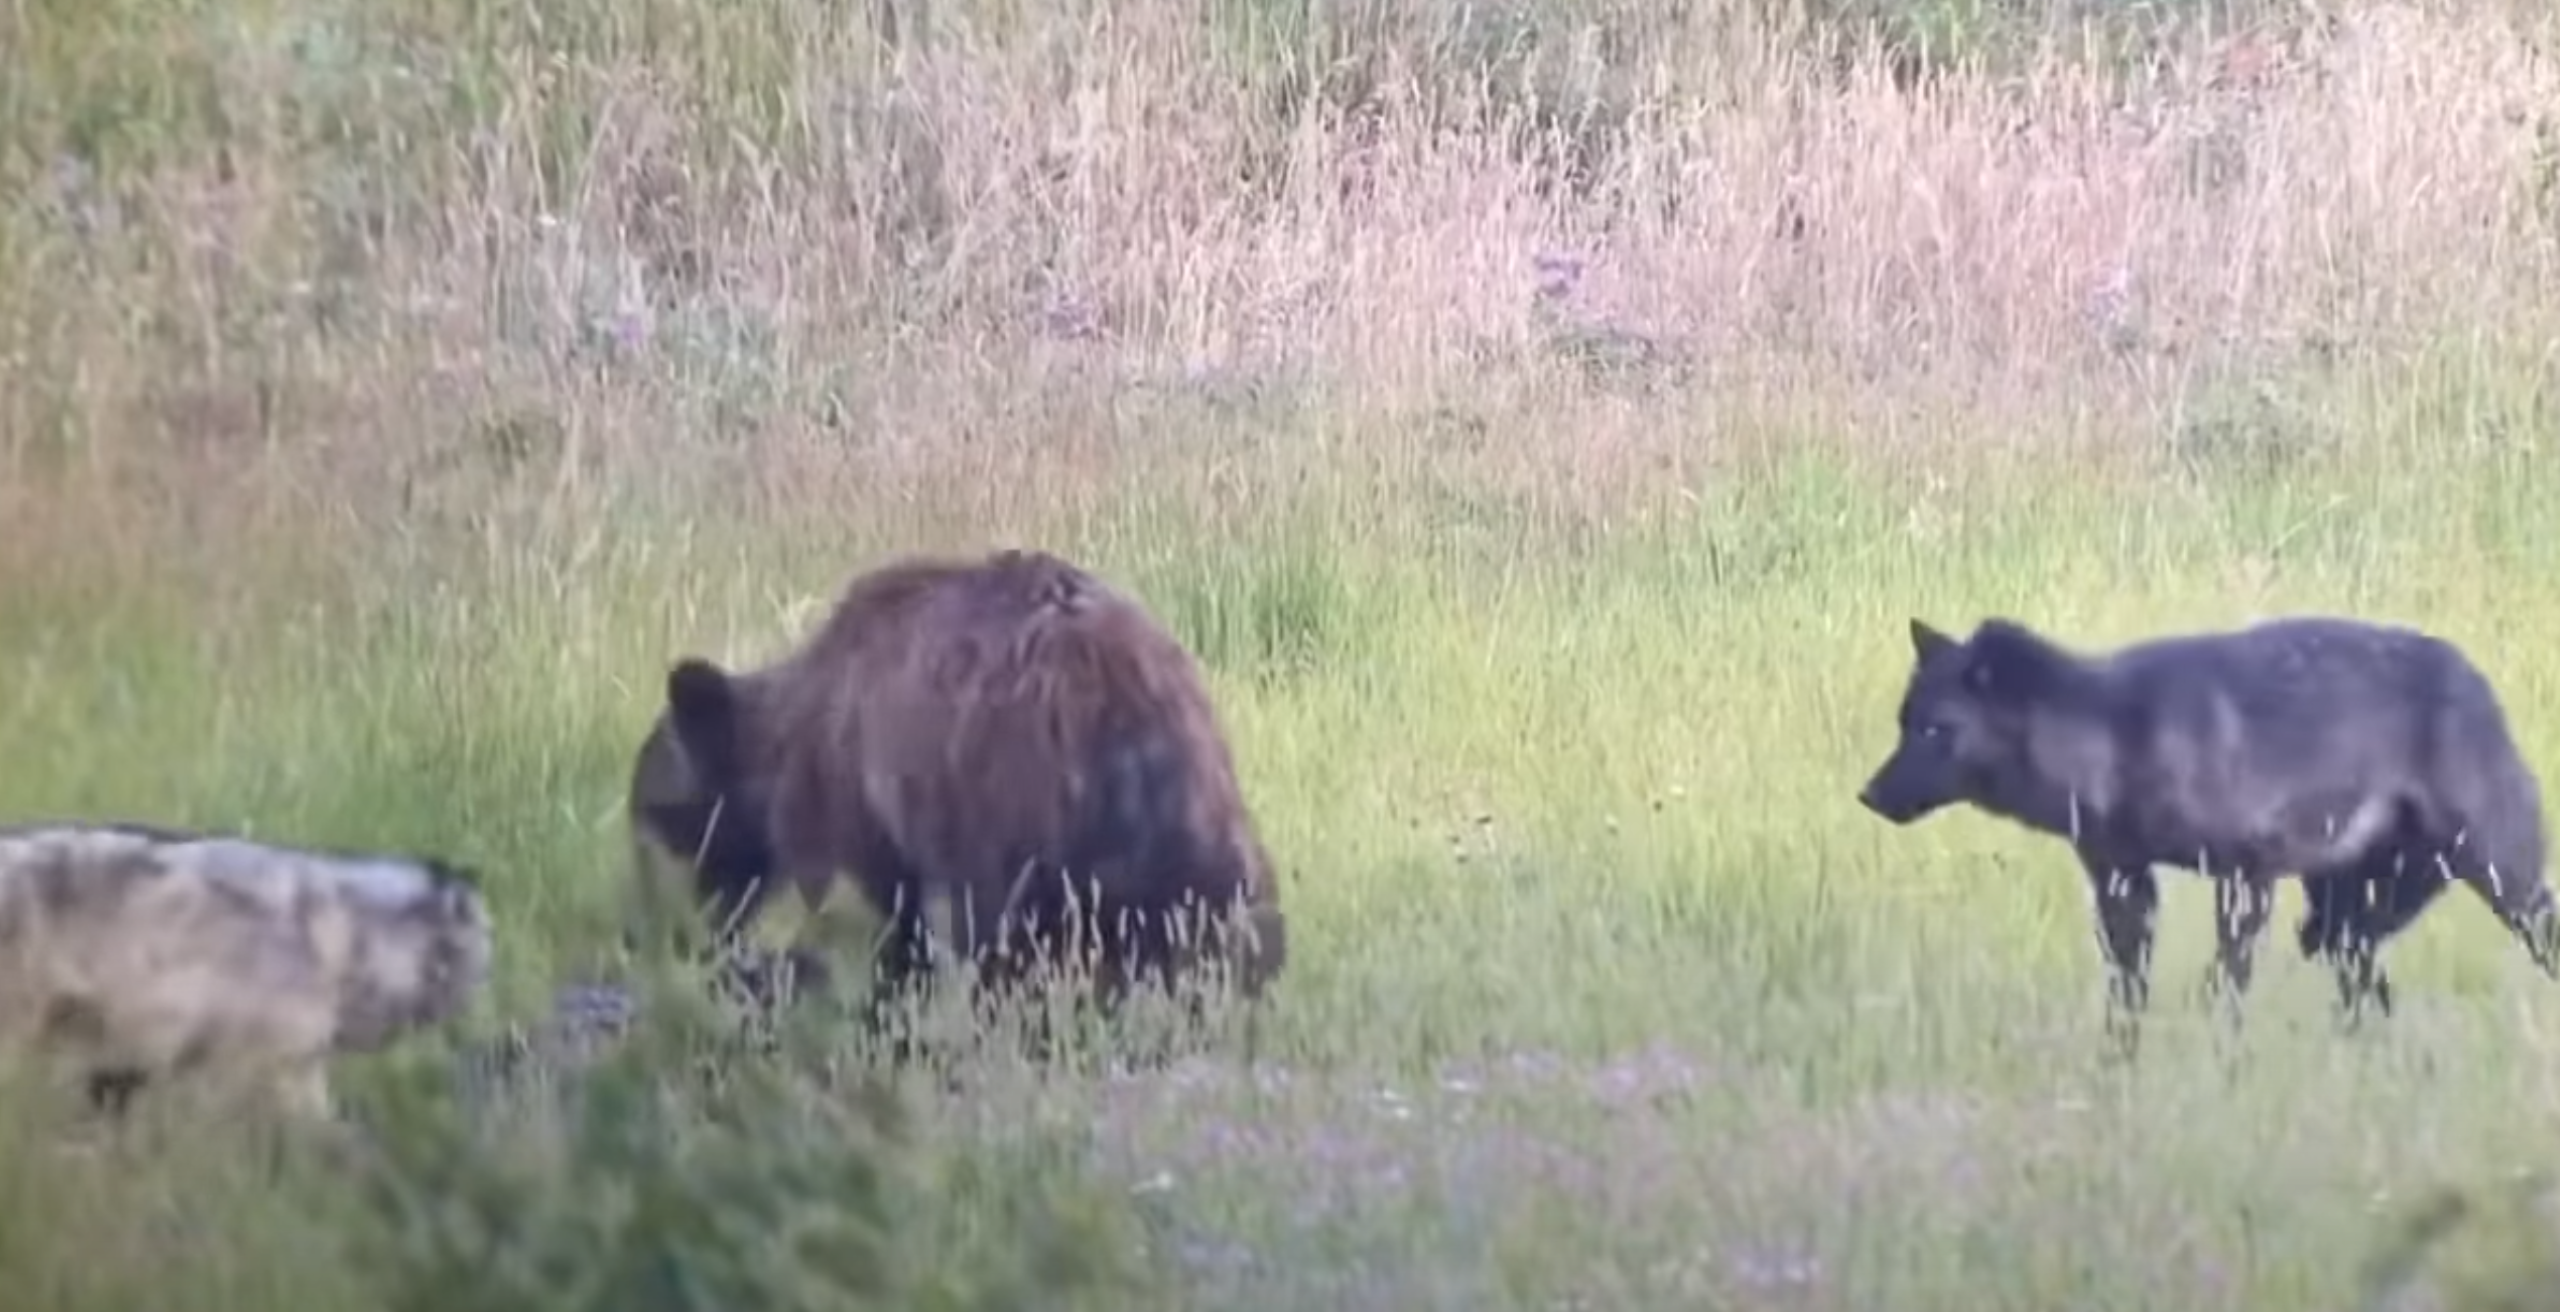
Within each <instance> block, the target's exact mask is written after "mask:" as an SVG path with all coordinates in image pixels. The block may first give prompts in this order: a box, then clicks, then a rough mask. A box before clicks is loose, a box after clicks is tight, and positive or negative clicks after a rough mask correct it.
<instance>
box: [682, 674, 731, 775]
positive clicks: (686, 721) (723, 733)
mask: <svg viewBox="0 0 2560 1312" xmlns="http://www.w3.org/2000/svg"><path fill="white" fill-rule="evenodd" d="M667 724H668V727H669V728H670V729H671V730H672V731H673V732H674V734H675V739H676V744H677V745H678V746H680V747H682V748H684V753H685V755H686V756H687V757H688V758H690V759H691V760H692V762H693V765H694V768H695V769H696V770H697V771H699V772H701V773H702V774H705V775H708V776H709V777H710V782H712V783H713V785H714V786H715V787H717V786H721V785H725V784H726V783H727V782H728V781H729V780H730V779H731V778H733V777H735V775H736V772H737V766H738V689H737V686H736V685H735V684H734V683H732V682H731V681H730V679H729V675H728V672H727V671H724V670H722V669H721V668H720V667H719V666H717V665H714V664H712V663H711V662H709V661H706V660H703V659H701V658H700V657H697V656H687V657H685V658H684V659H683V660H680V661H677V662H676V663H675V664H674V665H673V666H670V667H669V668H668V670H667Z"/></svg>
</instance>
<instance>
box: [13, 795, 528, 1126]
mask: <svg viewBox="0 0 2560 1312" xmlns="http://www.w3.org/2000/svg"><path fill="white" fill-rule="evenodd" d="M490 957H491V932H490V923H489V915H488V911H487V908H486V906H485V905H484V904H483V902H482V899H481V896H480V893H479V891H478V889H477V888H476V887H475V883H474V879H473V877H472V875H471V874H470V872H468V871H466V870H463V869H461V868H459V867H456V866H453V865H449V864H447V863H445V862H443V861H440V860H436V859H434V858H430V857H418V856H403V855H386V854H376V853H350V852H334V851H320V850H314V849H308V848H297V847H287V846H282V845H278V844H273V843H261V842H253V841H250V840H247V839H241V838H233V837H226V836H220V835H210V834H199V833H185V832H178V831H173V830H166V829H155V828H148V827H144V826H139V825H126V824H114V823H56V824H30V825H21V826H16V827H9V828H0V1043H5V1044H7V1045H8V1046H9V1047H10V1048H12V1049H13V1050H15V1051H20V1052H29V1053H39V1054H43V1055H44V1056H46V1057H49V1058H50V1059H52V1060H53V1061H55V1062H58V1063H61V1064H65V1065H68V1066H69V1067H71V1069H72V1070H73V1072H74V1073H76V1074H77V1075H78V1076H80V1077H82V1078H83V1079H85V1081H86V1083H87V1086H88V1092H89V1096H90V1098H91V1099H92V1101H93V1102H94V1103H96V1104H97V1105H99V1106H100V1107H101V1108H103V1109H106V1110H118V1109H121V1108H122V1107H123V1105H124V1104H125V1103H126V1101H127V1100H128V1099H130V1097H131V1096H132V1094H133V1093H134V1092H135V1091H137V1090H139V1089H140V1088H141V1087H143V1086H144V1085H145V1084H148V1083H150V1082H152V1081H155V1080H159V1079H163V1078H167V1077H171V1076H188V1077H197V1076H203V1075H209V1074H214V1073H217V1072H220V1073H225V1074H235V1075H242V1076H246V1077H247V1078H249V1079H250V1080H252V1081H255V1082H256V1083H258V1084H260V1085H263V1086H264V1087H265V1089H266V1090H267V1091H268V1092H270V1093H271V1094H272V1095H273V1096H274V1097H275V1098H276V1099H277V1101H278V1102H279V1103H280V1104H281V1105H282V1106H283V1107H284V1108H285V1109H286V1110H288V1111H290V1112H295V1113H300V1114H307V1115H314V1116H326V1115H327V1114H328V1113H329V1111H330V1099H329V1085H328V1075H327V1063H328V1061H329V1059H330V1058H332V1057H333V1056H335V1055H338V1054H342V1053H353V1052H369V1051H374V1050H378V1049H381V1048H384V1047H387V1046H389V1045H390V1044H392V1043H393V1042H395V1041H397V1040H398V1039H400V1038H401V1037H403V1036H405V1035H407V1034H409V1033H411V1032H413V1031H416V1030H418V1029H421V1028H423V1027H426V1026H431V1025H436V1024H440V1023H442V1022H444V1021H446V1020H448V1019H450V1018H453V1017H455V1016H457V1015H458V1014H459V1013H460V1012H461V1011H462V1010H463V1009H464V1008H465V1007H467V1006H468V1005H469V1004H470V1003H471V1001H472V1000H473V999H474V998H475V997H476V996H477V995H478V993H479V992H480V991H481V989H482V988H483V986H484V985H485V984H486V982H487V979H488V975H489V966H490Z"/></svg>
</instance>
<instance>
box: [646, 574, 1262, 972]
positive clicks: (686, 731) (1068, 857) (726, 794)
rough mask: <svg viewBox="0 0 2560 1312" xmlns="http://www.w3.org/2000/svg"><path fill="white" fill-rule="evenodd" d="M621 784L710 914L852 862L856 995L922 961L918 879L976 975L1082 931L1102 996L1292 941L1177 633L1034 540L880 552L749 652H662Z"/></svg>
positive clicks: (1070, 949)
mask: <svg viewBox="0 0 2560 1312" xmlns="http://www.w3.org/2000/svg"><path fill="white" fill-rule="evenodd" d="M631 801H632V805H631V817H632V824H633V828H634V840H635V845H636V846H637V847H638V848H639V849H640V851H641V854H642V855H643V856H644V858H649V859H652V860H654V859H655V856H654V854H653V853H652V852H651V849H656V850H657V851H658V852H662V853H664V854H666V855H669V856H673V857H677V858H680V859H684V860H686V861H688V862H689V863H690V864H691V867H692V871H693V873H692V877H691V881H690V882H691V892H692V894H693V896H694V898H695V901H696V903H697V906H698V907H699V909H700V912H701V914H703V915H705V916H707V917H708V918H709V920H710V922H711V927H712V930H713V932H714V933H715V934H716V935H720V936H722V937H726V936H728V935H730V934H734V933H737V932H739V931H742V930H743V929H745V928H746V927H747V926H748V925H749V924H751V923H752V922H753V921H754V919H755V917H756V915H757V912H758V910H759V908H760V907H761V906H762V905H763V904H764V900H765V898H766V897H767V896H769V895H770V893H771V891H772V889H773V886H774V885H775V884H776V883H777V882H781V883H789V884H790V885H792V886H793V887H795V888H796V889H798V890H799V893H800V895H801V898H802V900H803V902H804V903H805V904H806V905H807V906H809V907H810V908H811V909H812V910H816V909H817V908H818V907H820V906H821V905H822V904H823V902H824V899H825V898H826V895H827V893H828V891H829V889H830V888H831V887H832V884H833V881H834V880H835V879H836V877H837V876H838V875H840V874H844V875H849V876H851V878H852V879H853V880H854V882H855V883H856V884H857V885H858V886H859V887H860V888H861V890H862V892H863V895H864V897H865V898H866V900H867V901H868V902H869V903H870V905H871V906H872V908H873V910H874V911H876V912H877V913H878V914H879V915H880V916H881V917H882V918H883V919H884V920H885V921H887V923H888V930H889V933H888V934H887V936H886V941H885V943H884V945H883V947H882V949H881V951H880V955H879V958H878V960H877V962H876V963H875V979H876V981H877V986H876V987H875V990H874V995H873V996H874V1001H875V1004H876V1003H877V1002H879V1001H882V1000H885V998H886V997H887V996H888V995H889V994H891V993H892V992H894V991H895V990H897V989H899V988H901V987H903V986H905V985H907V984H909V983H911V982H914V979H915V977H916V976H917V974H918V972H920V971H921V970H923V969H924V968H925V967H927V966H928V965H929V964H930V960H931V958H930V948H929V946H928V944H927V918H926V913H925V908H926V907H927V906H928V905H930V902H929V899H930V898H934V897H941V898H947V899H948V900H949V902H950V904H951V906H952V908H953V915H952V919H953V920H954V921H955V922H956V928H955V930H954V934H955V937H957V938H958V939H959V943H958V947H959V948H960V950H961V952H962V953H963V955H964V957H965V958H966V959H968V960H971V961H973V962H974V963H975V964H976V965H977V968H978V978H979V981H980V983H981V984H982V985H986V986H992V985H1004V984H1011V983H1015V982H1019V981H1020V980H1021V979H1022V977H1023V975H1024V973H1025V972H1026V971H1027V970H1029V969H1031V968H1033V967H1034V966H1036V965H1037V964H1039V963H1040V961H1041V960H1043V959H1046V960H1048V961H1052V962H1054V961H1060V960H1063V959H1065V958H1067V957H1068V956H1070V955H1077V956H1082V955H1083V954H1086V953H1090V954H1091V955H1090V958H1089V959H1088V960H1087V964H1089V965H1090V966H1091V967H1092V969H1093V971H1094V974H1093V980H1094V983H1095V985H1096V988H1097V992H1098V994H1099V996H1100V997H1101V998H1102V1000H1104V1001H1105V1002H1106V1003H1108V1002H1111V1001H1114V1000H1116V999H1117V998H1119V997H1120V996H1122V995H1123V994H1124V993H1125V990H1126V989H1127V987H1128V986H1129V985H1131V984H1134V983H1137V982H1139V981H1141V980H1142V979H1144V980H1152V981H1154V982H1158V983H1162V984H1171V983H1173V982H1174V978H1175V976H1176V975H1178V974H1180V973H1183V972H1184V971H1187V970H1189V969H1190V968H1191V967H1192V966H1194V965H1195V964H1198V963H1201V962H1205V961H1209V960H1216V961H1221V962H1223V963H1224V964H1225V965H1226V966H1227V967H1228V968H1229V970H1230V971H1231V977H1232V981H1233V983H1234V984H1235V985H1236V987H1237V988H1238V990H1239V992H1241V993H1242V994H1243V995H1244V996H1246V997H1248V998H1253V997H1258V996H1260V995H1261V993H1262V991H1263V989H1264V987H1265V985H1266V984H1267V983H1268V982H1269V981H1270V980H1271V979H1272V978H1273V977H1274V976H1275V975H1276V974H1277V973H1278V972H1279V970H1280V968H1281V966H1282V965H1283V964H1284V962H1285V960H1286V956H1287V946H1286V927H1285V924H1284V921H1283V918H1282V916H1281V914H1280V909H1279V904H1278V894H1279V889H1278V886H1277V883H1276V881H1275V878H1274V874H1273V870H1272V866H1271V861H1270V858H1269V856H1268V854H1267V852H1266V851H1265V849H1264V847H1263V844H1262V842H1261V839H1260V838H1259V836H1258V834H1257V831H1256V828H1255V825H1254V822H1253V819H1252V816H1251V813H1250V811H1249V810H1248V808H1247V806H1246V804H1245V800H1244V796H1243V794H1242V791H1241V789H1240V787H1239V785H1238V783H1237V779H1236V772H1235V765H1234V762H1233V760H1232V759H1231V756H1230V753H1229V749H1228V746H1227V742H1226V739H1225V735H1224V731H1223V729H1222V728H1221V725H1220V723H1219V719H1218V716H1217V713H1216V710H1215V708H1214V707H1213V706H1212V704H1211V702H1210V698H1209V695H1208V692H1207V689H1206V687H1205V684H1204V681H1203V679H1202V676H1201V672H1200V670H1199V668H1198V666H1197V664H1196V663H1195V661H1194V660H1193V658H1192V656H1191V654H1190V653H1189V652H1188V651H1187V650H1186V649H1185V648H1184V647H1183V646H1182V644H1181V643H1180V642H1179V641H1177V640H1176V639H1175V638H1174V637H1173V636H1172V635H1171V634H1170V633H1168V632H1167V631H1166V630H1165V629H1164V628H1163V627H1161V626H1160V625H1159V624H1158V623H1157V622H1156V621H1155V620H1154V619H1153V618H1152V617H1151V616H1150V615H1149V613H1148V612H1147V611H1146V610H1145V609H1144V608H1143V607H1141V606H1140V605H1139V604H1138V603H1137V602H1136V601H1135V600H1133V599H1132V598H1130V597H1129V596H1128V595H1126V594H1124V593H1122V592H1121V591H1119V590H1118V589H1116V588H1114V587H1112V586H1110V585H1108V584H1106V583H1105V582H1103V581H1102V580H1101V579H1099V578H1097V577H1095V576H1094V575H1092V574H1090V573H1088V572H1086V571H1085V570H1083V569H1082V568H1080V567H1078V566H1076V565H1074V564H1071V563H1069V562H1068V561H1066V560H1063V559H1061V558H1059V557H1057V556H1055V555H1051V554H1049V553H1047V552H1043V551H1036V550H1006V551H998V552H995V553H993V554H991V555H988V556H985V557H983V558H980V559H975V560H959V559H928V558H910V559H905V560H900V561H897V562H894V563H891V564H888V565H886V566H883V567H880V568H877V569H874V570H871V571H868V572H866V573H863V574H861V575H859V576H857V577H856V578H855V579H854V580H853V581H852V582H851V583H850V584H849V585H848V586H847V587H846V589H845V591H844V592H843V594H842V595H841V596H840V598H839V599H838V601H837V604H836V606H835V608H834V610H833V612H832V614H830V615H829V617H828V618H827V620H826V621H825V623H824V624H823V625H822V626H821V627H820V628H819V630H818V631H817V632H816V633H815V634H814V635H812V636H811V637H810V638H809V639H807V640H806V641H805V642H804V643H803V644H802V645H801V646H800V647H799V648H798V649H797V650H796V651H793V652H791V653H789V654H788V655H785V656H784V657H782V658H781V659H779V660H777V661H775V662H773V663H771V664H769V665H766V666H763V667H761V668H758V669H754V670H750V671H739V672H733V671H729V670H725V669H723V668H721V667H720V666H718V665H716V664H714V663H712V662H710V661H708V660H705V659H702V658H699V657H690V656H689V657H685V658H682V659H680V660H678V661H677V662H676V663H675V664H673V665H672V666H671V667H670V668H669V669H668V672H667V682H666V705H665V707H664V708H663V709H662V710H661V712H660V714H659V717H658V720H657V723H656V724H655V725H654V726H653V727H652V729H651V731H650V734H649V737H648V738H647V740H646V741H645V742H644V743H643V744H642V747H641V750H640V755H639V760H638V761H637V762H636V763H635V766H634V770H633V780H632V799H631ZM1238 908H1241V909H1242V912H1243V914H1242V916H1241V917H1240V920H1238V919H1229V918H1228V916H1227V915H1224V914H1217V915H1209V916H1205V917H1204V915H1203V913H1227V912H1231V911H1233V910H1235V909H1238ZM1240 928H1241V929H1243V930H1244V931H1245V932H1244V933H1243V934H1242V935H1240V936H1239V935H1238V934H1237V930H1238V929H1240ZM877 1014H878V1013H877V1010H876V1008H875V1012H874V1015H875V1017H876V1016H877Z"/></svg>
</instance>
